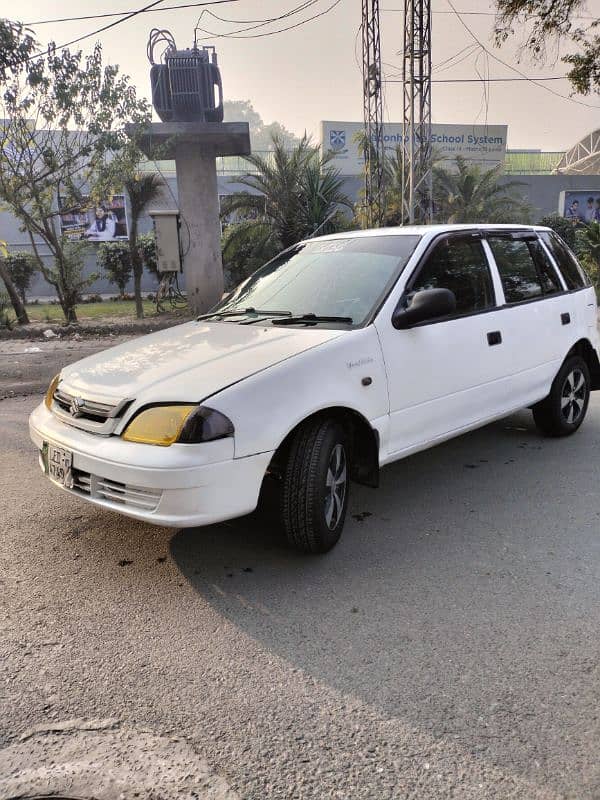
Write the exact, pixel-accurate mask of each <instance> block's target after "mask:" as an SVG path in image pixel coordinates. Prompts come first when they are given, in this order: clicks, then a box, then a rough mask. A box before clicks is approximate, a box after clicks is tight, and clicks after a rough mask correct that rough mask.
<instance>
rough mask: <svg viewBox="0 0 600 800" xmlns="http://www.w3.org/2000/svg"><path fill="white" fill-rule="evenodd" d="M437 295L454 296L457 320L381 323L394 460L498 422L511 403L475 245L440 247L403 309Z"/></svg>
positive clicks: (492, 304) (485, 269)
mask: <svg viewBox="0 0 600 800" xmlns="http://www.w3.org/2000/svg"><path fill="white" fill-rule="evenodd" d="M495 280H496V281H497V278H496V279H495ZM432 288H445V289H450V290H451V291H452V292H453V293H454V295H455V297H456V314H454V315H452V317H448V318H445V319H435V320H431V321H428V322H421V323H419V324H418V325H415V326H414V327H413V328H411V329H409V330H396V329H395V328H394V327H393V325H392V322H391V319H384V318H382V319H378V320H377V323H376V324H377V329H378V332H379V336H380V340H381V343H382V349H383V354H384V359H385V365H386V370H387V376H388V386H389V401H390V434H389V442H388V457H389V458H390V459H393V458H394V457H397V456H399V455H401V454H403V453H406V452H410V451H414V450H418V449H421V448H422V447H426V446H427V445H428V444H429V443H432V442H433V441H435V440H439V439H441V438H444V437H448V436H451V435H453V433H458V432H459V431H460V430H461V429H464V428H467V427H469V426H470V425H474V424H476V423H477V422H479V421H484V420H485V419H488V418H492V417H493V416H497V415H498V414H499V413H501V409H502V408H503V406H505V405H506V403H507V402H509V399H508V397H506V396H505V395H506V389H505V387H504V386H503V379H504V378H505V376H506V375H508V374H509V373H510V354H509V353H508V351H507V348H506V347H505V346H504V341H503V337H502V318H503V316H504V315H503V312H501V311H500V310H498V309H497V305H496V290H495V287H494V279H493V278H492V274H491V272H490V267H489V264H488V260H487V257H486V253H485V250H484V248H483V245H482V243H481V241H480V240H479V239H478V238H477V237H475V236H472V235H466V234H460V235H449V236H447V237H445V238H444V239H442V240H440V241H438V242H437V243H436V244H434V246H433V249H432V250H430V252H429V253H428V254H427V255H426V256H425V259H424V260H423V261H422V262H421V263H420V264H419V265H418V266H417V267H416V269H415V272H414V274H413V275H412V276H411V277H410V278H409V280H408V283H407V288H406V290H405V292H404V295H403V300H402V302H408V303H409V302H410V299H411V296H412V295H413V294H414V293H415V292H416V291H419V290H422V289H432ZM496 288H497V289H498V291H499V292H500V293H501V289H499V287H496Z"/></svg>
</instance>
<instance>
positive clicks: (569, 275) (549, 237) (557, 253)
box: [539, 231, 590, 289]
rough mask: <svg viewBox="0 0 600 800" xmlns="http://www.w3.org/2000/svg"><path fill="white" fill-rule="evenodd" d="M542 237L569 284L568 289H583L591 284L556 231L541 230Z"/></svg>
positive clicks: (540, 235)
mask: <svg viewBox="0 0 600 800" xmlns="http://www.w3.org/2000/svg"><path fill="white" fill-rule="evenodd" d="M539 237H540V239H541V240H542V241H543V242H544V244H545V245H546V246H547V247H548V249H549V250H550V252H551V253H552V256H553V258H554V260H555V261H556V263H557V264H558V268H559V269H560V271H561V272H562V276H563V278H564V280H565V283H566V285H567V289H583V288H584V287H586V286H590V280H589V278H588V277H587V275H586V274H585V272H584V271H583V270H582V269H581V267H580V266H579V264H578V263H577V259H576V258H575V256H574V255H573V253H571V251H570V250H569V248H568V247H567V246H566V244H565V243H564V242H563V240H562V239H561V238H560V236H558V235H557V234H556V233H551V232H550V231H540V232H539Z"/></svg>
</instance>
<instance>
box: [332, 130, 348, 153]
mask: <svg viewBox="0 0 600 800" xmlns="http://www.w3.org/2000/svg"><path fill="white" fill-rule="evenodd" d="M329 144H330V145H331V149H332V150H341V149H342V148H343V147H345V146H346V131H329Z"/></svg>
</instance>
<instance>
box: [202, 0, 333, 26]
mask: <svg viewBox="0 0 600 800" xmlns="http://www.w3.org/2000/svg"><path fill="white" fill-rule="evenodd" d="M318 2H319V0H305V2H304V3H301V4H300V5H299V6H296V7H295V8H292V9H291V10H290V11H286V12H285V14H279V15H278V16H276V17H271V18H267V19H228V18H227V17H220V16H219V15H218V14H214V13H213V12H212V11H203V12H202V14H208V15H209V16H211V17H214V19H218V20H219V22H229V23H230V24H231V25H252V24H253V23H255V22H258V23H259V24H260V25H263V24H266V23H268V22H278V21H279V20H281V19H286V18H287V17H291V16H293V15H294V14H298V13H300V11H304V9H306V8H309V7H310V6H313V5H315V3H318ZM202 14H201V15H200V16H201V17H202ZM198 21H200V20H198Z"/></svg>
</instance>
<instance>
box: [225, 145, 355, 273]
mask: <svg viewBox="0 0 600 800" xmlns="http://www.w3.org/2000/svg"><path fill="white" fill-rule="evenodd" d="M272 141H273V150H272V151H271V152H270V153H269V156H267V157H266V158H263V157H262V156H258V155H250V156H246V157H245V158H246V160H247V161H248V162H249V163H250V164H251V165H252V166H253V167H254V170H255V172H254V174H247V175H243V176H242V177H240V178H236V183H241V184H243V185H244V186H246V187H248V189H249V190H251V191H240V192H235V193H234V194H231V195H228V196H227V197H226V198H225V199H224V201H223V205H222V215H223V216H224V217H227V216H229V215H231V216H232V217H233V219H234V222H233V223H232V224H230V225H229V226H228V227H227V229H226V231H225V234H224V237H223V259H224V262H225V266H226V267H227V268H229V270H230V271H231V272H233V273H234V275H235V278H240V277H243V275H247V274H249V273H250V272H251V271H253V269H255V268H257V267H258V266H260V265H261V264H263V263H264V262H265V261H267V260H268V259H269V258H271V257H273V256H274V255H275V254H276V253H278V252H279V251H281V250H284V249H285V248H287V247H290V246H291V245H293V244H296V242H299V241H300V240H301V239H304V238H306V237H307V236H311V235H312V234H314V233H315V231H317V230H318V231H319V233H324V232H327V231H328V230H329V231H332V230H336V229H339V227H341V226H342V225H343V212H342V211H341V209H342V207H347V208H351V207H352V203H351V201H350V199H349V197H348V196H347V195H346V194H345V193H344V192H343V191H342V186H343V179H342V178H341V177H340V175H339V172H338V171H337V170H334V169H332V168H331V167H328V166H327V164H328V162H329V160H330V158H331V157H330V156H325V157H322V156H321V155H320V153H319V149H318V147H315V146H314V145H312V144H311V141H310V138H309V137H308V136H306V134H305V135H304V136H303V137H302V139H301V140H300V142H299V143H298V144H297V145H296V146H295V147H294V148H293V149H291V150H287V149H286V146H285V144H284V142H283V140H282V139H281V138H279V137H278V136H273V137H272Z"/></svg>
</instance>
